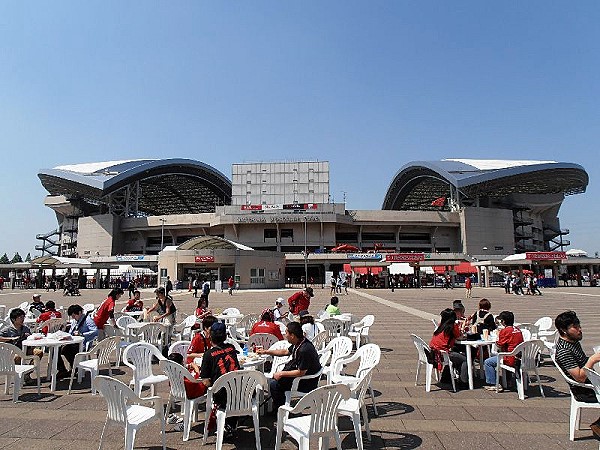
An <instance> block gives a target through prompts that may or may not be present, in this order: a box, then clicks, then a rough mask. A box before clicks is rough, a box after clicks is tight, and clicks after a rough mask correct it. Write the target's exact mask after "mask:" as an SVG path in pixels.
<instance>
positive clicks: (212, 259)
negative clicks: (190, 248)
mask: <svg viewBox="0 0 600 450" xmlns="http://www.w3.org/2000/svg"><path fill="white" fill-rule="evenodd" d="M194 262H197V263H209V262H215V257H214V256H194Z"/></svg>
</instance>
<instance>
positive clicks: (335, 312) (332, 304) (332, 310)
mask: <svg viewBox="0 0 600 450" xmlns="http://www.w3.org/2000/svg"><path fill="white" fill-rule="evenodd" d="M339 304H340V299H339V298H337V297H331V300H329V305H327V308H325V312H326V313H328V314H329V315H330V316H339V315H340V314H341V313H342V311H340V308H339V306H338V305H339Z"/></svg>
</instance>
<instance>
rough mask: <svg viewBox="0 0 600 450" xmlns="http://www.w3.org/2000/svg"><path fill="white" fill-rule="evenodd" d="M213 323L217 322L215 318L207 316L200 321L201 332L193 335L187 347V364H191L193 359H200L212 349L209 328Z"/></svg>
mask: <svg viewBox="0 0 600 450" xmlns="http://www.w3.org/2000/svg"><path fill="white" fill-rule="evenodd" d="M215 322H217V318H216V317H215V316H210V315H209V316H206V317H205V318H204V319H202V331H199V332H197V333H195V334H194V337H193V338H192V342H191V343H190V346H189V347H188V352H187V362H188V363H191V362H193V361H194V358H201V357H202V355H204V352H205V351H206V350H208V349H209V348H211V347H212V342H211V340H210V327H212V325H213V323H215Z"/></svg>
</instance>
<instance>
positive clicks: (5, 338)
mask: <svg viewBox="0 0 600 450" xmlns="http://www.w3.org/2000/svg"><path fill="white" fill-rule="evenodd" d="M8 317H9V319H10V323H11V324H10V325H5V326H4V327H3V328H2V329H1V330H0V342H8V343H9V344H13V345H15V346H17V347H19V348H21V349H22V348H23V341H24V340H25V339H27V338H28V337H29V336H30V335H31V330H30V329H29V327H28V326H26V325H23V322H24V321H25V311H23V310H22V309H21V308H15V309H13V310H12V311H11V312H10V314H9V316H8Z"/></svg>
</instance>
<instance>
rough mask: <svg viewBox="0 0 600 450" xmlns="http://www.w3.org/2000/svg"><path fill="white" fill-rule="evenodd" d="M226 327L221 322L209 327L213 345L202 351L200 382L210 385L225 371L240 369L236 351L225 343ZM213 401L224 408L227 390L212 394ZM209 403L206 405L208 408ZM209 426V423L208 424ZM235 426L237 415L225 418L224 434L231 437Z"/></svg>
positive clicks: (218, 406)
mask: <svg viewBox="0 0 600 450" xmlns="http://www.w3.org/2000/svg"><path fill="white" fill-rule="evenodd" d="M226 338H227V328H226V327H225V324H224V323H222V322H215V323H214V324H213V325H212V326H211V327H210V339H211V341H212V344H213V346H212V347H211V348H209V349H208V350H207V351H206V352H204V356H203V357H202V365H201V366H200V378H201V379H202V382H203V383H204V384H205V385H206V386H207V387H210V386H212V385H213V384H214V382H215V381H217V379H218V378H219V377H220V376H221V375H224V374H226V373H227V372H233V371H234V370H239V369H240V363H239V361H238V358H237V351H236V349H235V347H234V346H233V345H231V344H226V343H225V339H226ZM213 403H214V404H215V406H216V407H217V408H224V407H225V405H226V404H227V392H226V391H225V389H221V390H220V391H218V392H215V393H214V394H213ZM210 407H211V405H207V408H210ZM208 426H209V428H210V424H208ZM236 426H237V417H227V418H226V419H225V436H226V437H227V436H229V437H231V435H232V434H233V431H234V430H235V427H236Z"/></svg>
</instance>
